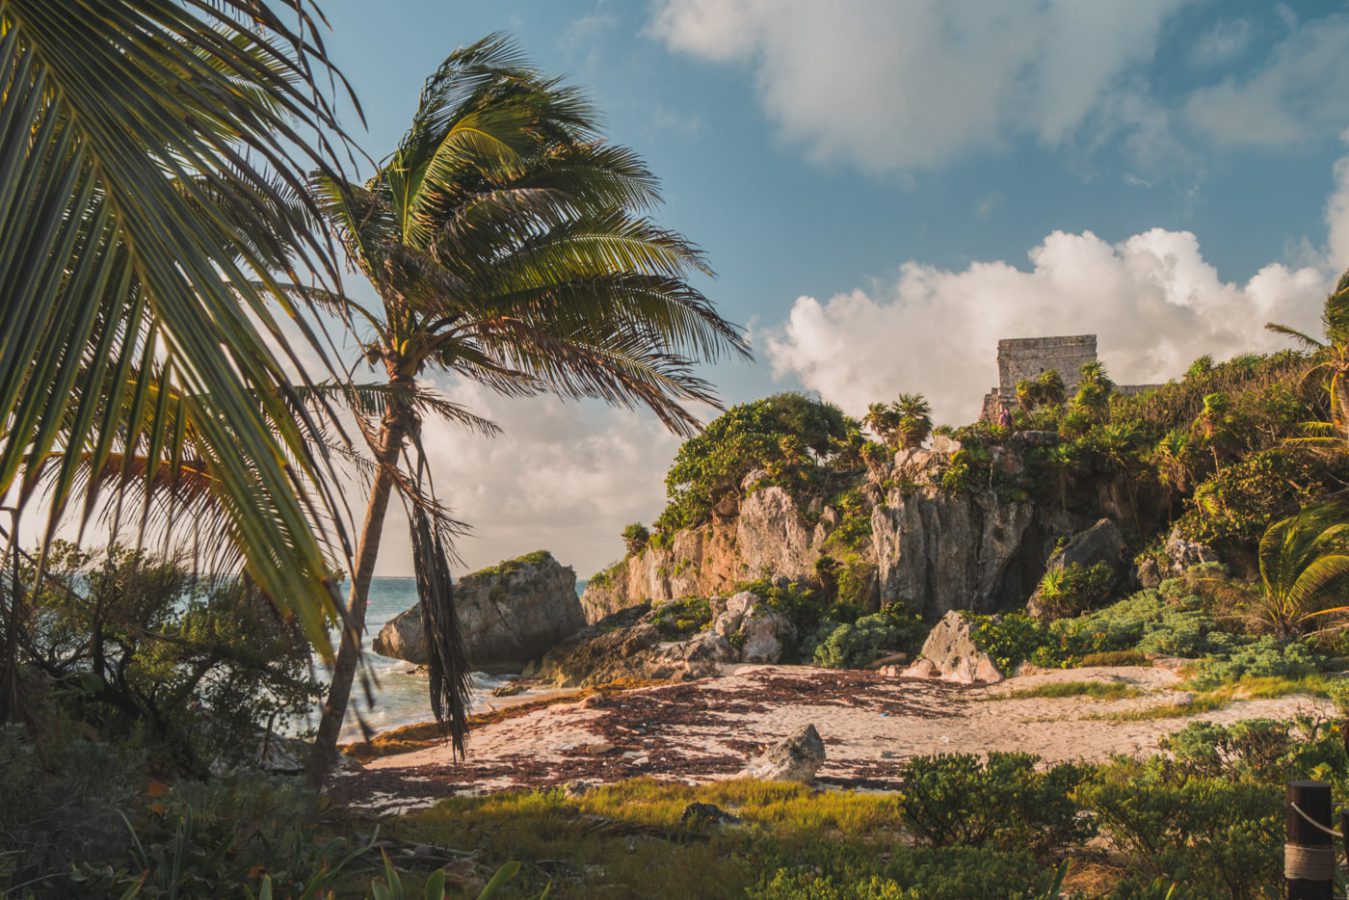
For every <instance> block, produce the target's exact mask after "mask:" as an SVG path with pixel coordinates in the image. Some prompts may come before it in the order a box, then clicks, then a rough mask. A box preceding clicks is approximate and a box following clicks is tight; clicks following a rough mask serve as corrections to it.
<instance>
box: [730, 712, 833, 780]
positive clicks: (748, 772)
mask: <svg viewBox="0 0 1349 900" xmlns="http://www.w3.org/2000/svg"><path fill="white" fill-rule="evenodd" d="M822 765H824V741H823V740H821V739H820V733H819V732H818V731H816V730H815V726H814V725H807V726H805V727H804V728H801V729H800V730H798V731H797V732H796V733H795V734H793V735H792V736H791V737H789V738H787V739H786V740H784V741H779V742H778V743H776V744H773V745H772V746H770V747H768V748H767V749H766V750H764V751H763V752H762V753H761V754H759V755H758V756H756V757H755V758H754V759H752V760H750V763H749V765H748V766H746V767H745V770H744V772H742V773H741V776H742V777H744V778H758V779H761V780H764V781H801V782H809V781H811V780H812V779H814V778H815V773H816V772H817V771H819V768H820V766H822Z"/></svg>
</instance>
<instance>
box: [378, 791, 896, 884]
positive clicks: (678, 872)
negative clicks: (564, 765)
mask: <svg viewBox="0 0 1349 900" xmlns="http://www.w3.org/2000/svg"><path fill="white" fill-rule="evenodd" d="M694 802H698V803H711V804H715V805H716V806H718V807H720V808H721V809H723V810H725V811H726V812H730V813H732V814H734V815H736V816H739V817H740V818H741V819H743V821H744V824H743V825H740V826H731V827H723V828H716V829H712V830H710V831H705V832H698V831H692V830H690V829H687V828H681V826H680V816H681V815H682V814H683V812H684V809H685V808H686V807H687V806H688V805H689V804H690V803H694ZM899 802H900V801H899V798H898V797H896V796H894V795H883V794H864V793H855V792H844V791H826V792H817V791H813V790H811V789H810V788H808V787H805V786H804V785H799V784H787V783H780V782H761V781H748V780H740V781H722V782H717V783H714V784H708V785H702V786H699V787H690V786H688V785H684V784H678V783H670V782H662V781H656V780H654V779H648V778H640V779H632V780H629V781H625V782H621V783H619V784H615V785H610V786H608V787H602V788H596V789H594V790H592V791H590V792H588V793H586V794H584V795H582V796H581V797H579V798H569V797H567V796H565V795H564V794H562V793H561V792H560V791H528V792H516V793H508V794H495V795H491V796H486V797H451V798H448V799H446V800H443V801H441V802H440V803H439V804H437V805H436V806H434V807H432V808H430V809H427V810H422V811H419V812H415V813H411V814H409V815H406V816H403V817H401V818H398V819H395V820H392V821H390V822H388V824H387V825H386V828H387V830H388V832H389V833H390V834H392V835H393V836H395V837H398V838H404V839H410V840H414V841H419V842H423V843H431V844H436V845H440V846H449V847H454V848H458V849H464V850H473V849H478V850H480V851H481V852H482V854H483V856H484V857H485V860H484V861H485V862H487V864H488V865H496V864H497V863H498V862H504V861H505V860H506V859H517V860H522V861H533V862H527V864H526V866H525V868H524V870H523V871H522V873H521V875H520V877H519V878H517V879H516V881H515V882H513V883H512V885H511V886H510V888H509V889H508V890H507V892H506V894H505V896H507V897H517V896H518V897H537V896H539V894H540V892H541V891H543V890H544V888H545V887H547V886H548V884H549V883H550V882H551V883H552V891H551V893H550V894H549V896H550V897H599V896H603V897H668V898H676V897H677V898H685V897H733V896H743V895H744V892H745V891H746V890H747V889H748V888H750V887H751V886H753V885H754V884H755V883H756V882H757V881H758V879H759V878H760V876H761V875H762V873H763V867H764V865H765V864H766V863H767V862H768V861H769V860H791V859H793V858H795V857H796V855H797V854H799V853H802V852H808V851H809V849H810V848H815V849H818V848H819V847H820V846H822V845H824V844H828V843H830V842H837V843H839V844H841V845H843V846H844V847H846V848H847V850H846V851H844V852H846V853H847V854H848V855H849V856H850V857H851V856H852V855H854V854H858V855H861V856H863V857H865V856H866V855H870V854H878V853H879V852H880V851H881V849H882V848H883V847H886V846H888V845H892V844H893V843H894V842H896V841H897V840H898V839H899V838H900V833H899V831H898V825H897V822H898V820H899Z"/></svg>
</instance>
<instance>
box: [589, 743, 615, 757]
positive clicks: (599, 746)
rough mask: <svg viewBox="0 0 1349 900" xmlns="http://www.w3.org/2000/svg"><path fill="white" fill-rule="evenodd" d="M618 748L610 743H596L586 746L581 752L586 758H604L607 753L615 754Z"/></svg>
mask: <svg viewBox="0 0 1349 900" xmlns="http://www.w3.org/2000/svg"><path fill="white" fill-rule="evenodd" d="M617 749H618V748H617V747H615V746H614V745H613V744H611V743H609V742H608V741H596V742H595V743H593V744H586V745H585V746H583V747H582V748H581V752H582V753H584V754H585V755H586V756H603V755H604V754H606V753H613V752H614V751H615V750H617Z"/></svg>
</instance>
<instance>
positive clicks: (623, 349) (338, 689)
mask: <svg viewBox="0 0 1349 900" xmlns="http://www.w3.org/2000/svg"><path fill="white" fill-rule="evenodd" d="M595 118H596V117H595V112H594V110H593V109H592V107H591V106H590V104H589V103H588V102H587V101H586V100H585V98H584V97H583V96H582V95H581V94H580V93H579V92H578V91H577V90H576V89H574V88H571V87H567V86H565V85H563V84H562V83H561V82H559V81H558V80H556V79H553V78H548V77H545V76H543V75H541V74H540V73H539V72H538V71H536V70H535V69H533V68H531V67H530V66H529V65H528V64H527V63H526V62H525V60H524V59H523V57H522V56H521V54H520V53H519V52H518V51H517V50H516V48H515V47H514V46H513V45H512V44H511V43H510V42H509V41H508V40H506V39H505V38H503V37H501V36H495V35H494V36H491V37H488V38H486V39H484V40H482V41H479V42H478V43H476V44H473V45H471V46H469V47H467V48H464V49H461V50H458V51H456V52H454V53H452V54H451V55H450V56H449V58H448V59H446V61H445V62H444V64H443V65H441V67H440V68H439V69H438V70H437V71H436V72H435V74H433V75H432V76H431V77H430V79H428V80H427V82H426V86H425V88H424V89H423V91H422V95H421V100H420V103H419V105H418V108H417V111H416V113H415V114H414V116H413V120H412V126H411V128H410V129H409V131H408V132H407V134H406V135H404V137H403V139H402V140H401V142H400V143H399V145H398V147H397V149H396V150H395V151H394V153H393V155H392V156H391V157H390V158H389V159H388V161H387V162H385V163H384V164H383V165H382V166H381V167H380V168H379V170H378V171H377V172H376V173H375V175H374V176H373V177H372V178H371V179H370V180H369V181H367V182H366V183H365V184H362V185H358V184H353V183H349V182H344V181H340V180H337V179H334V178H322V179H320V189H321V190H322V192H323V193H324V196H325V209H324V211H325V214H326V216H327V218H328V221H329V222H330V223H331V224H332V227H333V228H334V230H335V232H336V233H337V235H338V236H339V239H340V240H341V241H342V243H343V244H344V246H345V247H346V249H347V252H348V255H349V256H350V257H351V260H352V261H353V263H354V264H355V265H356V266H357V267H358V268H359V269H360V270H361V272H362V273H363V274H364V275H365V277H366V278H368V279H369V281H370V283H371V285H372V286H373V287H374V289H375V293H376V295H377V296H378V300H379V302H378V305H377V306H376V307H375V308H373V309H366V308H364V307H362V306H360V305H358V304H355V303H352V302H345V303H343V304H342V305H341V309H342V311H343V313H344V315H348V316H350V317H351V319H352V320H353V321H354V322H356V323H357V328H358V330H359V331H360V332H361V334H362V338H361V339H362V341H363V342H364V347H365V354H366V359H367V360H368V361H369V362H370V363H371V364H372V365H376V366H382V367H383V370H384V373H385V375H386V378H387V383H388V387H389V389H390V390H391V391H392V394H391V396H390V398H389V403H388V406H387V409H386V411H385V412H384V414H383V415H382V417H381V418H380V419H379V420H378V421H370V422H367V423H365V425H364V426H363V427H364V428H365V430H366V431H367V433H368V434H369V435H370V436H371V441H372V445H373V449H374V454H375V461H376V464H377V468H376V470H375V473H374V475H373V479H372V484H371V486H370V493H369V500H368V503H367V506H366V513H365V519H364V523H363V525H362V528H361V533H360V535H359V542H358V546H357V552H356V558H355V563H354V568H353V571H352V584H351V591H350V597H349V601H348V607H349V612H350V618H349V624H348V627H347V628H346V629H344V632H343V636H342V642H341V646H340V648H339V650H338V658H337V663H336V665H335V667H334V670H333V678H332V685H331V688H330V690H329V693H328V698H327V701H326V702H325V704H324V709H323V714H322V717H321V720H320V723H319V728H318V735H317V740H316V746H315V750H314V754H313V758H312V759H311V762H310V766H309V773H310V778H311V781H315V782H317V781H321V779H322V777H323V773H324V772H325V771H326V770H327V768H328V767H329V766H330V764H331V762H332V760H333V759H334V757H335V750H334V748H335V744H336V739H337V734H338V732H339V730H340V728H341V723H342V719H343V716H344V714H345V712H346V708H347V703H348V699H349V696H350V691H351V685H352V680H353V678H354V674H355V670H356V665H357V661H358V659H359V654H360V636H361V632H362V630H363V628H364V616H365V608H366V597H367V593H368V591H369V587H370V579H371V576H372V575H373V573H374V565H375V561H376V559H377V558H378V554H379V545H380V535H381V531H382V527H383V523H384V518H385V514H386V511H387V509H388V504H389V500H390V498H391V496H392V495H393V493H394V492H395V491H397V492H398V493H399V494H400V495H401V496H402V497H403V498H404V500H405V502H407V503H408V504H409V506H410V508H411V509H412V512H413V538H414V539H413V551H414V553H413V555H414V567H415V569H416V572H417V580H418V595H419V598H420V604H421V607H422V610H423V615H424V617H425V618H426V620H427V622H428V625H429V627H428V636H429V640H428V643H429V644H431V645H432V652H431V665H430V674H431V681H432V686H431V689H432V708H433V710H434V712H435V713H436V717H437V719H438V720H439V721H441V722H442V723H445V724H447V725H448V726H449V730H450V733H451V737H452V739H453V743H454V747H455V749H456V751H459V752H462V748H463V737H464V720H465V702H466V690H467V684H466V680H465V679H466V677H467V674H468V673H467V671H466V668H465V661H464V660H463V658H462V650H461V648H460V647H459V646H458V637H457V629H456V626H455V619H454V615H453V605H452V596H451V585H450V582H449V574H448V564H447V563H446V560H445V557H446V553H447V548H448V546H449V541H450V538H451V537H452V534H450V533H449V529H447V528H446V527H445V525H446V522H447V520H446V518H445V517H444V515H443V509H442V508H440V507H439V505H438V504H437V503H436V502H435V498H434V494H433V493H431V490H430V485H429V482H428V481H427V476H426V474H425V473H426V466H425V461H424V459H423V458H422V453H421V445H420V425H421V416H420V414H419V412H418V410H417V409H416V408H414V406H413V404H412V403H411V402H409V398H410V396H411V394H412V392H413V391H414V390H415V386H416V382H417V379H419V378H423V377H425V376H426V375H427V374H429V373H432V372H434V373H441V374H446V375H450V376H455V377H460V378H466V379H469V380H471V381H475V382H478V383H481V384H484V385H486V386H487V387H489V388H491V389H493V390H495V391H497V392H500V393H503V394H506V395H508V396H516V397H519V396H528V395H534V394H538V393H541V392H550V393H553V394H556V395H559V396H561V397H566V398H587V397H589V398H597V399H600V400H604V401H607V402H609V403H616V404H622V405H625V406H629V407H636V406H644V407H646V408H648V409H650V410H652V411H653V412H654V413H655V414H656V415H657V416H658V417H659V418H660V420H661V421H662V422H664V423H665V425H666V426H668V427H669V428H671V429H672V430H674V431H676V432H678V433H680V434H686V435H687V434H691V433H692V432H693V429H694V427H695V425H696V424H697V423H696V420H695V419H694V417H693V416H692V415H691V414H690V413H689V412H688V411H687V409H686V408H685V404H687V403H689V402H696V403H710V404H715V402H716V396H715V394H714V392H713V390H712V387H711V385H710V384H708V383H707V382H706V381H704V380H702V379H701V378H698V377H697V376H696V375H694V374H693V366H694V364H695V363H696V362H697V361H698V360H700V359H707V360H714V359H717V358H719V357H720V356H722V355H723V354H726V353H728V352H729V353H733V354H740V355H745V356H748V350H747V347H746V344H745V342H744V339H743V337H742V336H741V334H740V332H739V331H738V329H737V328H736V327H735V326H733V325H731V324H730V323H728V322H726V321H725V320H724V319H722V318H721V317H720V316H719V315H717V313H716V310H715V309H714V307H713V305H712V303H711V302H710V301H709V300H708V299H707V298H706V297H704V296H703V295H702V294H701V293H700V292H699V291H698V290H697V289H695V288H694V287H692V286H691V285H690V284H689V281H688V278H689V277H690V276H692V275H694V274H698V273H708V271H709V270H708V268H707V265H706V263H705V262H704V260H703V257H702V255H701V254H700V253H699V251H698V250H697V249H696V248H694V247H693V246H692V245H691V244H689V243H688V241H687V240H685V239H684V238H683V237H682V236H681V235H679V234H677V233H675V232H672V231H669V230H666V229H663V228H660V227H659V226H657V225H656V224H654V223H653V222H652V221H651V220H650V219H649V218H647V217H646V215H645V213H646V212H648V211H649V210H650V209H652V208H653V207H654V206H655V205H656V204H657V203H658V202H659V195H658V193H657V188H656V181H655V178H654V176H653V175H652V174H651V172H650V171H649V170H648V169H647V167H646V166H645V164H644V163H643V162H642V161H641V159H640V158H639V157H638V156H637V155H636V154H635V153H633V152H632V151H631V150H628V149H626V148H624V147H619V146H615V145H612V144H608V143H606V142H605V141H604V140H603V139H602V138H601V135H600V132H599V130H598V128H597V126H596V124H595ZM440 413H441V414H442V415H445V416H448V417H450V418H452V419H455V420H457V421H460V422H463V423H465V424H468V425H470V426H474V427H479V428H482V427H484V425H483V423H482V420H480V419H477V418H476V417H474V416H472V415H471V414H469V413H468V412H467V411H465V410H461V409H458V408H456V407H451V406H449V405H448V404H446V405H443V406H442V407H441V409H440ZM405 454H409V455H415V457H416V460H415V461H408V462H406V463H404V456H405ZM437 623H439V625H437Z"/></svg>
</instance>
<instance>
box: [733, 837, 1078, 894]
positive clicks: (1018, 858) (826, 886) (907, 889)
mask: <svg viewBox="0 0 1349 900" xmlns="http://www.w3.org/2000/svg"><path fill="white" fill-rule="evenodd" d="M823 863H824V864H822V865H820V864H816V865H802V864H797V865H792V866H781V867H778V868H775V869H773V870H772V871H770V872H769V873H767V874H766V875H764V876H763V878H762V879H760V881H759V883H758V884H757V885H755V886H753V887H751V888H750V889H749V890H748V891H747V892H746V894H745V896H746V897H747V898H749V900H995V898H996V900H1030V898H1039V897H1044V896H1047V893H1046V892H1047V889H1048V886H1049V885H1050V884H1051V883H1052V881H1053V879H1054V872H1053V871H1052V870H1046V868H1045V867H1044V866H1041V865H1039V864H1037V863H1036V861H1035V860H1034V859H1033V858H1032V857H1030V856H1029V855H1028V854H1026V853H1024V852H1016V851H1010V852H1003V851H997V850H984V849H976V848H971V847H946V848H942V849H939V850H930V849H925V848H913V847H903V846H891V847H887V848H886V852H885V853H884V854H872V855H871V857H870V858H868V859H865V860H858V861H851V860H850V861H847V862H844V863H840V862H838V861H835V860H826V861H823ZM877 870H880V871H877Z"/></svg>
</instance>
